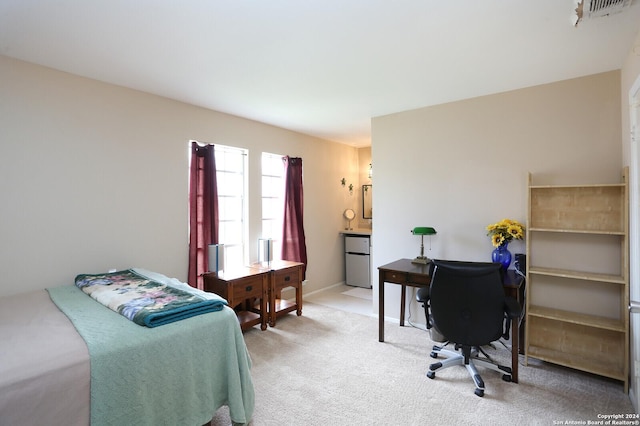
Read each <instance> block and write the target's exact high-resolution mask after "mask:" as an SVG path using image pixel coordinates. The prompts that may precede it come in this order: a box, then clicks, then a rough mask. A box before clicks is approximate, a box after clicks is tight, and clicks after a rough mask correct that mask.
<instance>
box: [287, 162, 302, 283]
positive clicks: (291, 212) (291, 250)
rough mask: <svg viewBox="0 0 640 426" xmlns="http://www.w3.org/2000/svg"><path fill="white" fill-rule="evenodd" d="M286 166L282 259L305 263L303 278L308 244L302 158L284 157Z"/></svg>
mask: <svg viewBox="0 0 640 426" xmlns="http://www.w3.org/2000/svg"><path fill="white" fill-rule="evenodd" d="M282 161H284V168H285V183H284V185H285V193H284V223H283V227H282V259H283V260H291V261H294V262H301V263H304V267H303V268H302V279H305V276H306V271H307V246H306V244H305V238H304V224H303V220H302V213H303V210H304V206H303V204H304V203H303V196H302V158H291V157H289V156H286V157H282Z"/></svg>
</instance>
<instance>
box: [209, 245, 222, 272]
mask: <svg viewBox="0 0 640 426" xmlns="http://www.w3.org/2000/svg"><path fill="white" fill-rule="evenodd" d="M222 271H224V244H210V245H209V272H222Z"/></svg>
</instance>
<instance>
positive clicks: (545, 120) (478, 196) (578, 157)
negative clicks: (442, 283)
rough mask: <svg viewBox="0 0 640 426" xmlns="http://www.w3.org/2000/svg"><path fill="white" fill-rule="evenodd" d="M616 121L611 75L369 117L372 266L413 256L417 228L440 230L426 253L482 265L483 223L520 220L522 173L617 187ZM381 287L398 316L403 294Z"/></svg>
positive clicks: (515, 248) (487, 246)
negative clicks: (370, 136)
mask: <svg viewBox="0 0 640 426" xmlns="http://www.w3.org/2000/svg"><path fill="white" fill-rule="evenodd" d="M620 115H621V112H620V72H619V71H612V72H608V73H603V74H597V75H592V76H587V77H583V78H577V79H572V80H567V81H561V82H556V83H552V84H546V85H541V86H536V87H531V88H527V89H522V90H516V91H511V92H506V93H500V94H496V95H491V96H483V97H479V98H474V99H468V100H464V101H460V102H454V103H449V104H444V105H438V106H433V107H428V108H422V109H417V110H413V111H406V112H402V113H398V114H392V115H387V116H383V117H376V118H374V119H373V121H372V131H373V138H372V157H373V164H374V165H375V168H374V171H375V172H374V173H375V174H374V179H373V180H374V183H375V191H376V192H375V197H374V199H373V209H374V211H375V220H374V224H373V245H374V247H375V251H374V254H373V266H374V268H376V267H378V266H380V265H383V264H385V263H388V262H391V261H393V260H396V259H398V258H402V257H406V258H413V257H415V256H416V255H418V253H419V247H420V240H419V239H418V237H415V236H413V235H411V233H410V232H409V231H410V229H412V228H413V227H415V226H433V227H435V228H436V230H437V232H438V234H437V235H436V236H434V237H433V238H432V240H431V247H432V249H431V250H430V251H429V250H427V252H426V253H425V254H426V255H427V256H428V257H432V258H443V259H460V260H477V261H489V260H490V253H491V250H492V246H491V243H490V241H489V238H488V237H487V236H486V231H485V227H486V225H488V224H490V223H494V222H497V221H499V220H501V219H503V218H511V219H516V220H519V221H522V222H523V223H525V221H526V215H527V213H526V208H527V199H526V198H527V178H528V172H531V173H533V174H535V176H536V178H535V183H538V184H547V183H549V184H551V183H569V184H570V183H602V182H618V181H619V179H620V173H621V167H622V144H621V140H622V136H621V119H620ZM425 246H426V247H427V248H428V247H429V243H428V242H427V241H425ZM510 249H511V251H512V252H513V253H519V252H522V253H523V252H525V247H524V243H523V242H522V241H516V242H514V243H512V244H511V245H510ZM376 285H377V283H376ZM387 287H388V288H387V292H386V293H387V294H388V295H389V296H388V297H387V298H386V304H385V314H386V315H387V316H388V317H391V318H398V317H399V305H400V303H399V297H400V289H399V288H394V286H391V285H388V286H387ZM376 296H377V292H374V298H376V299H377V297H376ZM410 297H411V296H410ZM374 302H375V303H377V301H374ZM374 308H375V309H374V310H375V311H377V305H374ZM412 311H413V314H414V320H416V321H417V322H419V323H424V321H423V320H422V318H424V316H423V315H422V312H420V309H419V308H418V307H417V305H415V303H414V305H413V306H412Z"/></svg>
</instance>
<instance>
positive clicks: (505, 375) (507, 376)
mask: <svg viewBox="0 0 640 426" xmlns="http://www.w3.org/2000/svg"><path fill="white" fill-rule="evenodd" d="M502 380H504V381H505V382H510V381H511V375H510V374H503V375H502Z"/></svg>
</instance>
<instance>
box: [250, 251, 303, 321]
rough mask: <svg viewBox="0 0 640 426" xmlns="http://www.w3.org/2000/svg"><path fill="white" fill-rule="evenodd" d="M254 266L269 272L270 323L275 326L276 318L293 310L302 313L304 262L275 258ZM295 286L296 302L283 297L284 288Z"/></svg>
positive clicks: (298, 313)
mask: <svg viewBox="0 0 640 426" xmlns="http://www.w3.org/2000/svg"><path fill="white" fill-rule="evenodd" d="M251 266H252V267H253V268H257V269H259V270H262V271H265V272H268V273H269V286H268V287H269V294H268V299H269V306H268V310H269V325H270V326H271V327H275V325H276V318H277V317H280V316H282V315H285V314H287V313H289V312H291V311H294V310H295V311H296V314H297V315H298V316H300V315H302V267H303V266H304V263H300V262H291V261H288V260H274V261H271V262H269V263H268V264H267V263H255V264H253V265H251ZM288 287H293V288H294V289H295V291H296V300H295V302H290V301H288V300H284V299H282V290H284V289H285V288H288Z"/></svg>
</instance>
